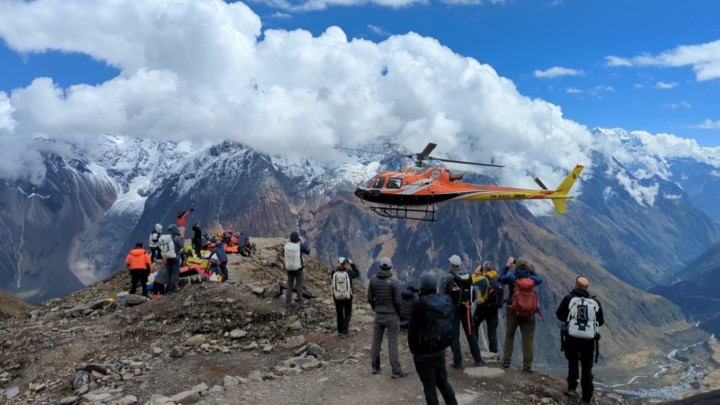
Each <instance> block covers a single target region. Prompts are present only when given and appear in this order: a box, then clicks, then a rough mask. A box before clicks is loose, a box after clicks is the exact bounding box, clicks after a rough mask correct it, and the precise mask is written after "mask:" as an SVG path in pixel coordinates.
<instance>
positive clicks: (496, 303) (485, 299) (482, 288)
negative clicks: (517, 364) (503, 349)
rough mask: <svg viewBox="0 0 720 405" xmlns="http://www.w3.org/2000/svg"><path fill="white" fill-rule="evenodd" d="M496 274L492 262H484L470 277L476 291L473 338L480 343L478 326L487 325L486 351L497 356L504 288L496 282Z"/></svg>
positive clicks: (480, 330) (480, 331)
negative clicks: (499, 311) (498, 329)
mask: <svg viewBox="0 0 720 405" xmlns="http://www.w3.org/2000/svg"><path fill="white" fill-rule="evenodd" d="M497 278H498V274H497V271H496V270H495V265H494V264H493V263H492V262H485V263H483V264H482V266H478V267H477V268H476V269H475V274H473V275H472V280H473V287H474V288H475V291H476V296H477V305H476V306H475V312H474V313H473V324H474V325H475V336H477V337H478V342H479V341H480V333H482V329H481V328H480V325H481V324H482V323H483V322H486V324H487V335H488V346H489V347H488V349H489V350H490V352H492V353H495V354H497V352H498V344H497V327H498V310H499V309H500V307H501V306H502V304H503V299H504V298H505V288H504V286H503V285H502V284H500V282H498V279H497Z"/></svg>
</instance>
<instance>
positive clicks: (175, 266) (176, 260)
mask: <svg viewBox="0 0 720 405" xmlns="http://www.w3.org/2000/svg"><path fill="white" fill-rule="evenodd" d="M168 233H169V234H170V235H171V236H172V245H173V246H172V248H173V251H174V256H173V257H170V255H168V254H166V253H165V252H164V251H163V256H165V267H166V268H167V277H168V283H167V286H166V288H165V292H166V293H174V292H177V290H178V280H179V279H180V258H181V252H182V250H183V248H184V247H185V241H184V240H183V239H182V238H181V237H180V229H179V228H178V226H177V225H175V224H171V225H169V226H168Z"/></svg>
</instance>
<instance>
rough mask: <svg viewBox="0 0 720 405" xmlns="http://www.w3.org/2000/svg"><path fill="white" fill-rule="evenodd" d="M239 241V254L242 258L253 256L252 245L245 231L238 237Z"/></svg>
mask: <svg viewBox="0 0 720 405" xmlns="http://www.w3.org/2000/svg"><path fill="white" fill-rule="evenodd" d="M237 239H238V253H240V254H241V255H242V256H250V255H252V251H253V249H252V244H251V243H250V237H249V236H248V235H247V233H246V232H245V231H241V232H240V234H239V235H238V237H237Z"/></svg>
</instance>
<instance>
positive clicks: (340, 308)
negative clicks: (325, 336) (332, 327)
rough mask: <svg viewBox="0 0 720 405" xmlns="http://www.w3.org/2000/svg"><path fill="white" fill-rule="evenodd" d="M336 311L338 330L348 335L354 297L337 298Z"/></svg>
mask: <svg viewBox="0 0 720 405" xmlns="http://www.w3.org/2000/svg"><path fill="white" fill-rule="evenodd" d="M334 301H335V312H337V331H338V333H344V334H346V335H347V333H348V328H350V317H351V316H352V298H350V299H349V300H344V301H338V300H335V299H334Z"/></svg>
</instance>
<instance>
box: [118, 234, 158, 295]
mask: <svg viewBox="0 0 720 405" xmlns="http://www.w3.org/2000/svg"><path fill="white" fill-rule="evenodd" d="M125 265H126V266H127V269H128V270H129V271H130V283H131V284H130V294H135V291H137V284H138V283H140V286H141V287H142V295H144V296H146V297H147V296H148V290H147V282H148V277H149V276H150V270H152V263H151V261H150V255H149V254H148V252H147V251H146V250H145V249H143V244H142V242H137V243H136V244H135V247H134V248H133V249H131V250H130V253H128V255H127V257H126V258H125Z"/></svg>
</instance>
